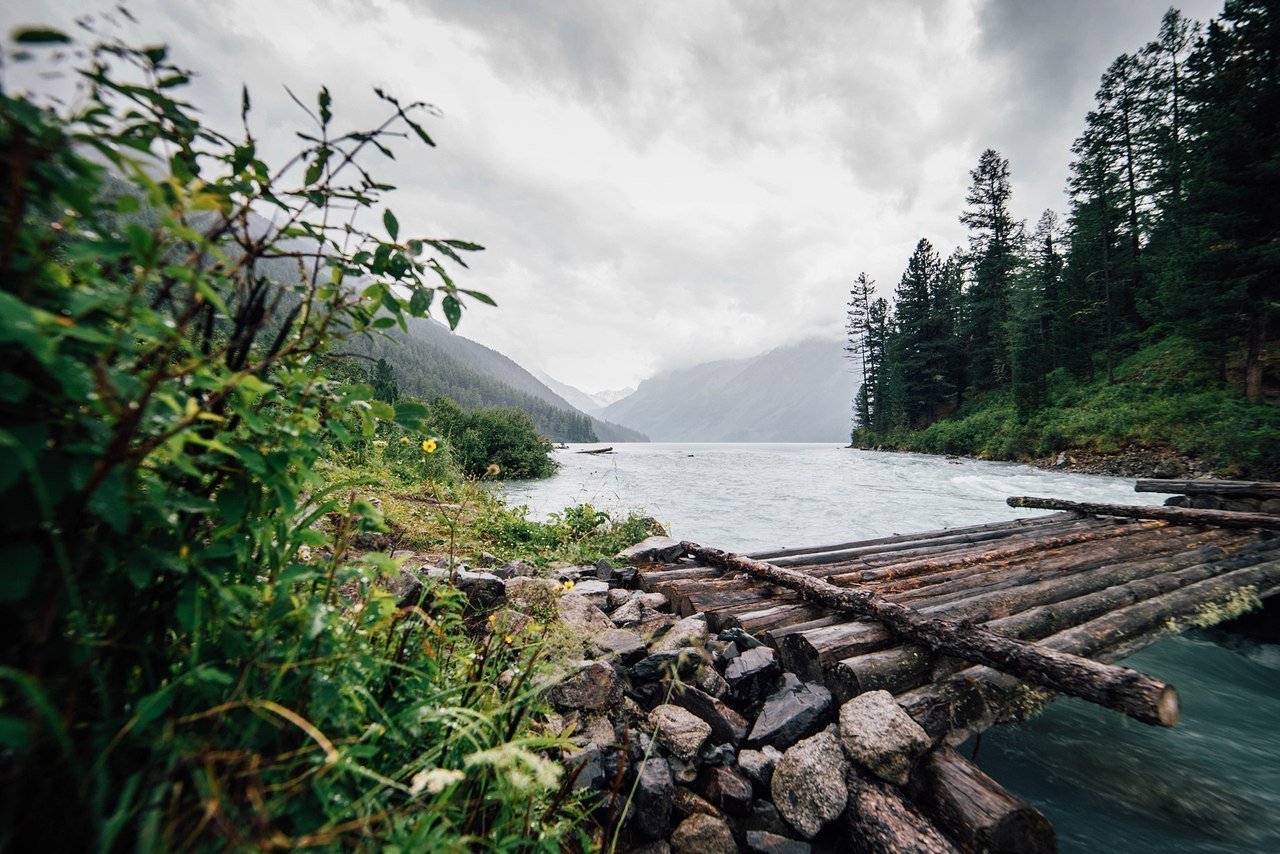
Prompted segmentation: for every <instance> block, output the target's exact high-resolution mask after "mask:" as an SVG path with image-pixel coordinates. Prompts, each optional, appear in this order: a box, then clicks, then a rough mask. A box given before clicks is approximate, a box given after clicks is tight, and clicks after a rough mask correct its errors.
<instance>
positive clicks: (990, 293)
mask: <svg viewBox="0 0 1280 854" xmlns="http://www.w3.org/2000/svg"><path fill="white" fill-rule="evenodd" d="M969 177H970V178H971V180H972V184H971V185H970V188H969V193H968V195H967V196H966V197H965V202H966V203H967V204H968V206H969V207H968V210H966V211H965V212H964V214H962V215H961V217H960V222H962V223H963V224H964V225H966V226H968V227H969V258H968V260H969V265H968V266H969V268H970V271H971V274H972V281H971V284H970V286H969V291H968V294H967V303H968V306H967V307H968V324H967V327H968V328H967V329H966V338H967V345H968V349H969V375H968V380H969V384H970V386H971V387H972V388H973V389H974V390H975V391H987V390H990V389H994V388H998V387H999V386H1000V385H1001V383H1002V382H1003V380H1004V379H1005V378H1006V376H1007V373H1008V365H1007V361H1008V359H1007V354H1006V352H1005V336H1004V320H1005V317H1006V316H1007V315H1008V311H1009V283H1010V280H1011V278H1012V276H1013V273H1014V268H1015V267H1016V265H1017V252H1016V247H1017V242H1018V232H1019V224H1018V223H1016V222H1015V221H1014V219H1013V215H1012V214H1011V213H1010V212H1009V199H1010V196H1011V195H1012V189H1011V187H1010V184H1009V161H1008V160H1007V159H1006V158H1004V157H1002V156H1001V155H1000V153H999V152H997V151H996V150H995V149H992V148H988V149H987V150H986V151H984V152H982V156H981V157H980V158H979V159H978V165H977V167H976V168H974V169H973V171H971V172H970V173H969Z"/></svg>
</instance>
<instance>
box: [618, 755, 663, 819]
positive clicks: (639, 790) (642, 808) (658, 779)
mask: <svg viewBox="0 0 1280 854" xmlns="http://www.w3.org/2000/svg"><path fill="white" fill-rule="evenodd" d="M674 789H675V786H674V784H673V783H672V782H671V769H670V768H669V767H667V761H666V760H665V759H663V758H661V757H658V756H650V757H649V758H648V759H646V760H645V761H644V764H643V765H641V766H640V774H639V775H638V777H637V779H636V788H635V794H634V795H633V796H632V797H631V799H630V802H629V804H628V807H627V816H626V820H627V821H629V822H630V824H631V830H632V832H633V833H636V834H639V835H640V836H641V837H643V838H645V839H657V838H660V837H665V836H666V835H667V834H668V833H669V832H670V831H671V808H672V793H673V791H674Z"/></svg>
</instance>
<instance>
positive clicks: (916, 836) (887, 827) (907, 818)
mask: <svg viewBox="0 0 1280 854" xmlns="http://www.w3.org/2000/svg"><path fill="white" fill-rule="evenodd" d="M845 783H846V785H847V786H848V789H849V801H848V805H847V807H846V808H845V811H844V820H845V828H846V830H847V831H848V834H847V836H846V838H845V839H844V840H842V841H843V842H844V843H845V844H847V845H848V850H850V851H857V852H863V853H864V854H899V852H901V854H908V852H909V853H910V854H958V852H959V849H957V848H956V847H955V845H954V844H952V842H951V840H949V839H947V837H945V836H944V835H943V834H942V833H941V832H940V831H939V830H938V828H936V827H934V826H933V824H932V823H930V822H929V820H928V819H926V818H925V817H924V816H922V815H921V814H920V811H919V810H918V809H916V808H915V807H914V806H912V804H911V802H910V801H908V800H906V799H905V798H903V797H902V794H901V793H900V792H899V791H898V789H896V788H894V787H893V786H890V785H889V784H888V783H883V782H881V781H879V780H875V779H872V778H871V777H869V776H867V775H865V774H862V773H861V772H859V771H858V770H857V769H856V768H850V769H849V772H848V774H847V775H846V777H845Z"/></svg>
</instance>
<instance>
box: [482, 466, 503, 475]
mask: <svg viewBox="0 0 1280 854" xmlns="http://www.w3.org/2000/svg"><path fill="white" fill-rule="evenodd" d="M500 471H502V469H500V468H498V464H497V463H489V468H488V469H486V470H485V476H486V477H497V475H498V472H500Z"/></svg>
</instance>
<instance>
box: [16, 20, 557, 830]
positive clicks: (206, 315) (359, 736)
mask: <svg viewBox="0 0 1280 854" xmlns="http://www.w3.org/2000/svg"><path fill="white" fill-rule="evenodd" d="M19 41H20V42H21V44H19V45H18V47H19V48H20V49H21V53H19V54H17V55H11V56H9V57H6V58H5V63H6V65H9V64H11V63H13V62H17V61H21V60H25V61H35V60H31V59H30V58H29V56H30V54H32V53H38V52H39V51H41V50H43V49H47V47H48V46H50V45H52V46H53V47H54V49H56V50H57V51H58V52H59V53H58V54H57V56H62V55H65V56H71V57H74V56H88V57H89V60H88V62H89V65H88V67H86V68H84V69H83V77H82V79H83V81H84V85H85V91H84V92H83V93H82V95H81V96H80V97H78V98H77V99H75V101H74V104H75V106H74V107H70V106H63V105H62V103H61V102H53V101H50V102H47V103H37V102H36V101H33V100H31V99H29V98H28V97H24V96H16V95H11V94H8V93H3V92H0V147H2V150H3V160H2V161H0V185H2V186H3V187H4V188H5V193H6V195H5V204H4V205H3V206H0V245H2V246H3V247H5V251H4V252H3V253H0V288H3V290H2V291H0V444H3V446H4V454H3V457H2V462H0V507H2V508H3V512H2V513H0V544H2V545H0V551H2V552H3V555H2V556H0V560H3V565H4V567H5V572H4V573H3V576H2V577H0V625H3V627H4V628H3V629H2V630H0V632H2V634H0V649H3V665H2V666H0V781H2V783H3V792H4V796H3V798H0V848H5V849H11V850H23V849H28V848H33V847H36V846H39V847H40V848H52V849H55V850H87V849H92V850H111V849H125V848H129V849H139V850H169V849H189V848H227V847H232V848H278V847H293V846H306V845H332V846H343V847H369V848H373V847H377V848H382V847H384V846H395V845H399V846H400V847H402V848H407V849H410V850H455V849H461V848H466V847H470V846H472V845H475V844H478V843H479V842H480V841H481V840H482V841H483V844H484V845H486V846H489V847H492V848H497V849H502V848H546V849H556V848H559V847H560V846H561V845H563V844H565V843H566V841H567V840H569V839H571V838H572V837H574V835H575V834H576V830H575V829H574V826H573V813H572V812H566V811H565V810H563V809H553V808H552V807H554V806H556V805H558V804H560V803H561V802H560V801H557V800H554V799H553V790H554V789H555V786H556V783H557V780H556V773H557V772H556V769H555V767H554V766H553V765H552V764H551V763H550V762H549V761H548V760H547V759H546V758H544V755H543V752H544V751H545V750H546V749H548V748H549V747H553V746H555V744H556V743H555V742H549V741H548V740H546V739H542V738H540V737H538V736H537V734H536V733H534V732H532V731H531V730H530V728H529V721H530V716H531V715H532V714H535V713H536V712H537V711H538V708H539V707H538V704H537V701H536V699H535V698H536V697H537V696H538V694H539V692H540V690H541V686H539V685H537V684H536V680H537V678H538V675H539V673H540V672H541V671H540V670H539V656H540V655H541V646H540V645H539V644H538V643H537V641H536V639H526V638H514V639H512V641H511V642H507V641H506V639H505V638H495V636H493V635H486V634H483V633H478V634H475V635H472V634H470V633H469V632H468V631H465V630H464V627H463V625H462V621H461V620H462V611H461V606H460V604H459V603H458V601H457V600H456V598H454V597H452V596H451V595H449V594H448V593H447V592H444V591H434V590H427V591H426V592H425V593H424V597H423V599H422V601H421V603H420V604H419V605H418V606H416V607H411V608H401V607H399V606H398V604H397V601H396V599H395V598H393V597H392V596H390V595H388V594H387V593H385V592H382V591H381V590H380V589H379V587H378V585H377V580H378V578H379V577H380V576H382V575H385V574H389V573H393V572H395V571H396V568H395V566H394V565H393V564H392V563H391V562H390V561H389V560H388V559H387V558H385V557H384V556H381V555H377V554H373V555H369V556H366V557H364V558H356V557H354V556H353V555H354V552H353V550H352V541H353V539H354V538H355V537H356V536H357V535H358V534H359V533H361V532H364V531H373V530H378V529H380V528H381V527H382V520H381V518H380V514H379V513H378V511H377V510H376V509H375V508H374V507H373V506H371V505H370V504H369V503H367V502H364V501H359V500H352V498H351V496H352V495H353V493H354V492H355V491H356V489H357V488H358V487H359V486H360V485H361V484H360V483H339V484H326V483H325V482H324V479H323V476H322V473H321V471H320V469H321V468H322V466H321V463H323V462H324V461H325V460H326V459H327V458H328V456H329V455H330V454H331V453H333V452H334V450H335V449H338V451H339V452H341V449H343V448H349V447H351V446H352V444H353V443H360V442H372V441H377V440H378V436H379V435H380V434H379V432H378V431H379V430H380V429H381V430H384V431H390V430H392V429H393V428H391V427H387V426H385V425H386V424H387V423H389V422H394V423H395V424H396V425H398V426H397V427H395V428H394V429H395V430H401V431H407V432H405V433H404V435H406V436H412V437H413V439H414V441H416V442H418V443H419V446H420V442H421V441H423V440H424V439H426V438H427V437H429V436H430V435H431V434H430V433H429V432H428V431H427V430H426V428H425V426H424V424H423V422H424V419H426V417H427V414H428V413H427V411H426V408H425V407H423V406H421V405H419V404H412V403H407V404H400V405H397V406H392V405H390V404H388V403H386V402H384V401H377V400H373V399H372V390H371V389H370V388H368V387H367V386H364V385H362V384H360V383H350V382H346V381H343V380H340V379H336V378H335V377H334V376H331V375H330V373H329V371H330V368H331V367H332V365H333V359H332V358H330V357H329V356H328V355H327V354H328V352H329V350H330V348H331V346H332V345H333V343H334V341H336V340H338V339H340V338H341V337H342V336H345V335H353V334H360V333H365V332H370V333H376V332H377V331H378V330H380V329H385V328H389V327H391V326H395V325H398V324H402V323H403V318H404V316H405V315H425V314H426V313H427V312H428V310H429V309H430V308H431V307H432V306H433V302H434V304H435V305H436V306H438V307H439V308H440V309H441V310H442V311H443V313H444V315H445V317H446V318H447V319H448V320H449V321H450V323H451V324H456V322H457V321H458V318H459V316H460V314H461V309H462V304H461V302H460V296H461V293H462V292H460V291H459V290H458V289H457V288H456V286H455V285H454V283H453V281H452V280H451V278H450V276H449V274H448V273H447V272H446V269H445V266H444V265H445V264H446V263H449V264H458V263H460V262H461V253H463V252H466V251H469V250H474V249H478V248H479V247H477V246H475V245H473V244H469V243H465V242H462V241H454V240H439V239H428V238H409V237H405V236H402V235H401V234H400V225H399V223H398V221H397V220H396V217H395V215H394V214H393V213H392V212H391V211H390V210H384V209H381V200H382V197H383V195H384V191H385V190H386V189H387V188H386V186H385V185H384V184H382V183H379V182H378V181H377V180H376V178H374V177H373V175H372V173H371V172H370V171H369V170H371V169H372V168H373V167H372V165H371V164H370V163H369V161H370V159H371V158H376V157H379V156H381V152H389V151H390V148H389V146H392V145H397V144H402V143H401V142H400V141H401V140H402V139H408V140H410V141H411V142H421V143H427V144H430V140H429V138H428V137H427V134H426V132H425V130H424V129H423V128H422V127H421V126H420V125H419V124H418V123H417V121H416V119H415V118H414V116H415V115H416V114H417V111H418V109H419V107H418V105H409V104H403V103H401V102H399V101H396V100H394V99H393V98H391V97H390V96H388V95H385V94H383V93H378V94H379V97H380V98H381V100H382V102H383V103H384V105H385V106H386V108H387V111H388V118H387V121H386V122H385V123H383V124H382V125H380V126H378V127H376V128H373V129H370V130H360V131H351V132H340V131H338V130H337V129H336V128H335V125H334V122H333V116H332V112H331V110H332V104H331V99H330V97H329V94H328V92H327V91H325V90H321V92H320V94H319V97H318V99H317V100H316V103H315V105H314V106H313V107H312V108H310V109H308V110H307V112H308V114H309V115H310V117H311V118H312V120H313V125H312V127H309V128H307V129H306V131H305V133H304V134H302V135H301V136H302V139H304V140H305V147H304V148H303V150H302V151H300V152H299V153H298V156H297V157H296V158H295V159H293V160H291V161H289V165H288V166H286V167H285V168H273V167H271V166H269V165H268V164H267V163H265V162H263V161H262V160H261V159H260V154H259V151H258V148H257V145H256V142H255V140H254V137H253V136H252V134H251V133H250V132H249V130H248V129H247V128H248V127H249V124H248V115H249V112H250V102H249V96H248V93H247V92H246V93H245V94H244V97H243V109H242V113H243V115H244V118H245V127H246V130H245V132H244V134H243V135H242V136H240V137H239V138H237V139H233V138H231V137H228V136H225V135H223V134H221V133H218V132H215V131H214V130H212V129H209V128H207V127H204V126H203V125H201V124H200V121H199V119H198V118H197V115H196V113H195V111H194V109H193V108H191V107H190V106H188V105H187V104H185V103H184V102H182V101H180V100H178V93H179V92H180V91H181V88H182V86H183V84H184V83H185V82H186V81H187V80H188V78H189V73H188V72H187V71H185V70H184V69H182V68H180V67H178V66H176V65H174V64H173V63H172V62H170V61H169V59H168V57H167V54H166V51H165V50H164V49H163V48H146V49H142V50H134V49H131V48H129V47H127V46H125V45H121V44H116V43H111V44H97V45H84V46H80V45H74V46H71V47H70V48H68V47H67V45H66V44H65V43H66V42H67V41H68V39H67V38H66V37H65V36H63V35H61V34H59V33H55V32H52V31H47V30H28V31H25V32H24V33H22V34H20V35H19ZM89 155H92V157H93V160H90V159H89ZM98 164H102V165H98ZM353 209H364V210H366V211H377V214H376V219H377V221H378V223H379V226H378V228H379V230H378V232H377V233H375V232H374V231H373V230H372V229H371V228H370V227H368V226H365V225H362V223H363V222H364V219H362V218H360V217H357V218H355V219H353V218H352V210H353ZM259 213H262V214H268V215H270V216H271V217H272V219H271V220H270V221H268V220H267V219H264V218H261V217H259V216H258V214H259ZM335 223H341V225H335ZM352 223H354V225H353V224H352ZM285 274H287V275H285ZM468 293H469V292H468ZM471 296H473V297H476V298H480V299H485V300H487V297H484V296H483V295H481V294H471ZM436 298H438V300H437V299H436ZM380 424H383V425H384V426H383V427H381V428H380V427H379V425H380ZM386 441H388V442H389V444H388V446H387V447H388V448H390V447H392V446H391V444H390V439H387V440H386ZM419 456H420V455H419ZM322 522H324V523H325V524H323V525H322V524H321V523H322ZM501 673H507V674H516V675H515V676H514V677H513V678H508V679H499V678H498V677H499V674H501Z"/></svg>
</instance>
